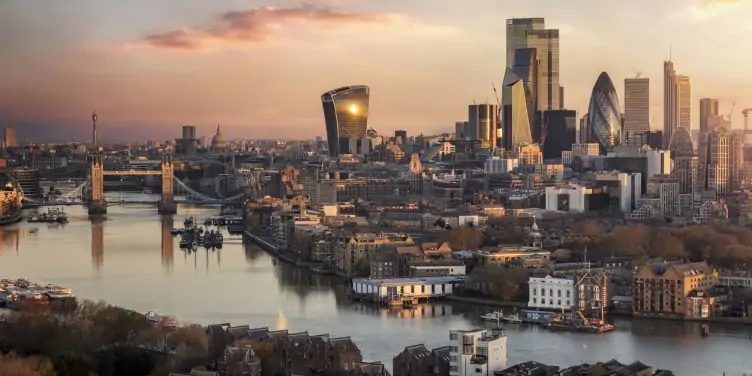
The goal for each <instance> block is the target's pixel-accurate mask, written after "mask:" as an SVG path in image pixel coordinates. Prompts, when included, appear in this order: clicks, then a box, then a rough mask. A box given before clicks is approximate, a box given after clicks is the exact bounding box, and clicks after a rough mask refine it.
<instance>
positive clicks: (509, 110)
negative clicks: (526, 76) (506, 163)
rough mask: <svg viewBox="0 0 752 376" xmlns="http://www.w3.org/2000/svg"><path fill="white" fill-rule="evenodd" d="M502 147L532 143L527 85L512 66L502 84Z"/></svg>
mask: <svg viewBox="0 0 752 376" xmlns="http://www.w3.org/2000/svg"><path fill="white" fill-rule="evenodd" d="M501 97H502V105H503V107H502V112H501V113H502V122H501V124H502V129H503V131H502V135H503V136H502V137H503V139H502V147H503V148H504V149H506V150H514V148H515V146H516V145H518V144H522V143H527V144H529V143H532V141H533V138H532V134H531V133H530V117H529V112H528V111H529V109H528V108H527V100H526V98H525V85H524V81H523V80H522V78H520V76H519V75H517V73H516V72H515V71H514V70H512V69H511V68H507V70H506V73H505V74H504V82H503V84H502V93H501Z"/></svg>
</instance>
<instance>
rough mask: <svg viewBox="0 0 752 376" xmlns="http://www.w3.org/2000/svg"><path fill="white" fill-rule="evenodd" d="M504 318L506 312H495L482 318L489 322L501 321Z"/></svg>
mask: <svg viewBox="0 0 752 376" xmlns="http://www.w3.org/2000/svg"><path fill="white" fill-rule="evenodd" d="M502 317H504V312H502V311H493V312H489V313H486V314H485V315H481V316H480V318H481V319H483V320H488V321H499V320H501V318H502Z"/></svg>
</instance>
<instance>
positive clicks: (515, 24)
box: [507, 18, 562, 111]
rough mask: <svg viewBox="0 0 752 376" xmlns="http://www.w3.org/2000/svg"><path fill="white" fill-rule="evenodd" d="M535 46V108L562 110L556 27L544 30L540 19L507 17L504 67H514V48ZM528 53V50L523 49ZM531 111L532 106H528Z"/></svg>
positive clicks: (515, 50) (542, 21)
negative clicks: (536, 86)
mask: <svg viewBox="0 0 752 376" xmlns="http://www.w3.org/2000/svg"><path fill="white" fill-rule="evenodd" d="M523 49H535V51H536V52H535V54H536V59H537V62H538V64H537V70H538V72H537V73H538V74H537V75H538V82H537V84H538V90H537V96H536V97H537V98H536V99H537V102H538V107H537V108H535V109H536V110H538V111H546V110H558V109H561V108H562V106H561V98H560V95H561V86H560V84H559V30H557V29H546V28H545V20H544V19H543V18H513V19H509V20H507V66H513V65H514V64H515V62H516V61H515V60H516V58H515V57H516V54H517V53H518V52H517V50H523ZM526 54H529V52H526ZM531 110H532V109H531Z"/></svg>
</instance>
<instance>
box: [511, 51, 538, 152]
mask: <svg viewBox="0 0 752 376" xmlns="http://www.w3.org/2000/svg"><path fill="white" fill-rule="evenodd" d="M538 65H539V63H538V55H537V50H536V49H535V48H522V49H517V50H516V51H515V55H514V64H513V65H512V70H513V71H514V72H515V73H517V75H518V76H519V77H520V78H522V82H523V86H524V87H525V99H526V101H527V108H528V118H529V119H530V120H529V121H530V128H531V129H530V132H531V135H532V136H533V140H535V141H536V142H537V141H538V140H539V139H540V136H541V131H540V128H541V127H540V124H539V123H540V122H539V121H538V114H540V112H539V111H538V81H539V78H540V77H539V74H538V72H539V70H538Z"/></svg>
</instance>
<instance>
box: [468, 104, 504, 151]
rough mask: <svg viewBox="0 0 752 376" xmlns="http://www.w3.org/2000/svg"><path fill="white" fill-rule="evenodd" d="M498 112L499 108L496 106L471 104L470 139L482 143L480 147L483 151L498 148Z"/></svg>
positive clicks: (469, 110) (469, 115) (469, 112)
mask: <svg viewBox="0 0 752 376" xmlns="http://www.w3.org/2000/svg"><path fill="white" fill-rule="evenodd" d="M497 111H498V106H497V105H495V104H488V103H486V104H471V105H470V106H468V120H469V121H470V139H471V140H478V141H480V147H481V148H483V149H494V148H496V125H497V118H496V114H497Z"/></svg>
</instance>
